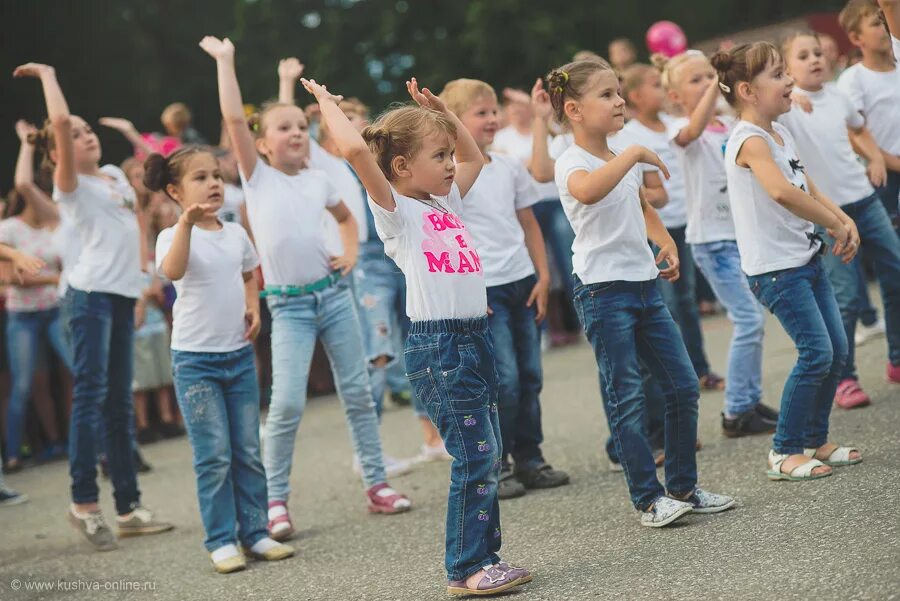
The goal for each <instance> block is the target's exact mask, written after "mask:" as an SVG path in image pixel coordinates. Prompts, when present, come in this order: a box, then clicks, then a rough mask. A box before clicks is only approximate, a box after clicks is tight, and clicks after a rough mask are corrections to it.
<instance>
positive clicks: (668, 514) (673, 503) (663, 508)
mask: <svg viewBox="0 0 900 601" xmlns="http://www.w3.org/2000/svg"><path fill="white" fill-rule="evenodd" d="M693 510H694V506H693V505H691V504H690V503H685V502H684V501H679V500H677V499H673V498H672V497H660V498H658V499H657V500H656V502H655V503H653V507H652V508H651V509H649V510H648V511H644V512H641V526H650V527H651V528H661V527H662V526H668V525H669V524H671V523H672V522H674V521H675V520H677V519H678V518H680V517H682V516H684V515H687V514H689V513H690V512H691V511H693Z"/></svg>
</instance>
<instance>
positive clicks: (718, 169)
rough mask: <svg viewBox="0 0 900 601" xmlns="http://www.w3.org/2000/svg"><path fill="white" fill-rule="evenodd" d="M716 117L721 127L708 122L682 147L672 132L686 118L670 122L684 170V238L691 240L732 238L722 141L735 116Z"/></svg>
mask: <svg viewBox="0 0 900 601" xmlns="http://www.w3.org/2000/svg"><path fill="white" fill-rule="evenodd" d="M719 121H721V122H722V123H723V125H724V127H721V126H719V127H716V126H708V127H707V128H706V129H704V130H703V133H702V134H700V137H699V138H697V139H696V140H694V141H693V142H691V143H690V144H688V145H687V146H684V147H682V146H679V145H678V144H677V143H676V142H675V136H677V135H678V132H680V131H681V130H682V129H684V128H685V127H686V126H687V124H688V119H686V118H682V119H676V120H674V121H673V122H672V123H671V124H670V126H669V137H670V139H671V140H672V148H674V149H675V152H676V155H677V156H678V158H679V160H680V161H681V167H682V169H683V170H684V182H685V199H686V201H687V231H686V232H685V239H686V240H687V241H688V242H689V243H691V244H703V243H706V242H718V241H719V240H734V218H733V217H732V214H731V201H730V200H729V197H728V178H727V177H726V175H725V145H726V143H727V142H728V136H729V135H730V131H731V128H732V127H734V119H732V118H731V117H727V116H721V117H719Z"/></svg>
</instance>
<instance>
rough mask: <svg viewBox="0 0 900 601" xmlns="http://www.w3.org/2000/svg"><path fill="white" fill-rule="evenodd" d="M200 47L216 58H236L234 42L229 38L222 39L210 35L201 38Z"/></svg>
mask: <svg viewBox="0 0 900 601" xmlns="http://www.w3.org/2000/svg"><path fill="white" fill-rule="evenodd" d="M200 47H201V48H202V49H203V51H204V52H206V53H207V54H208V55H210V56H211V57H213V58H214V59H216V60H224V59H233V58H234V44H232V43H231V40H229V39H228V38H225V39H224V40H220V39H219V38H217V37H213V36H211V35H208V36H206V37H205V38H203V39H202V40H200Z"/></svg>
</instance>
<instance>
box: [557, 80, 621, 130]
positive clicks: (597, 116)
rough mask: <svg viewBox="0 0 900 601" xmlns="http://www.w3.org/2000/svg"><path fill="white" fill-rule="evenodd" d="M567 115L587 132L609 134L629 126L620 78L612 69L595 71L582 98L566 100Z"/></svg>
mask: <svg viewBox="0 0 900 601" xmlns="http://www.w3.org/2000/svg"><path fill="white" fill-rule="evenodd" d="M565 108H566V115H567V116H568V117H569V119H570V120H571V121H572V122H574V123H579V124H580V125H581V127H583V128H584V129H585V131H586V132H588V133H591V134H598V135H609V134H612V133H615V132H617V131H619V130H620V129H622V127H623V126H624V125H625V99H624V98H622V97H621V96H620V95H619V78H618V77H616V74H615V72H613V71H611V70H608V69H607V70H603V71H598V72H596V73H594V74H593V75H592V76H591V78H590V79H589V80H588V85H587V86H586V89H585V91H584V94H583V95H582V97H581V100H574V99H570V100H567V101H566V103H565Z"/></svg>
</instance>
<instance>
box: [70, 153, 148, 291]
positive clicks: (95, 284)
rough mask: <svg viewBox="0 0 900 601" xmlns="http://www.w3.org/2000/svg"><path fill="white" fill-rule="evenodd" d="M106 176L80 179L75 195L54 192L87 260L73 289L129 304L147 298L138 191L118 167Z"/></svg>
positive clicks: (74, 274)
mask: <svg viewBox="0 0 900 601" xmlns="http://www.w3.org/2000/svg"><path fill="white" fill-rule="evenodd" d="M100 172H101V173H102V174H103V177H101V176H95V175H79V176H78V185H77V186H76V188H75V190H73V191H72V192H62V191H61V190H59V189H58V188H54V190H53V198H54V199H55V200H56V201H57V202H59V203H60V204H61V205H63V207H64V209H63V210H64V211H66V213H67V214H68V215H69V216H70V217H71V219H72V225H73V226H74V227H75V229H76V230H78V235H79V238H80V239H81V254H80V255H79V256H78V262H77V263H76V264H75V266H74V267H73V268H72V271H71V272H70V273H69V274H68V282H69V285H70V286H72V287H73V288H76V289H77V290H81V291H83V292H106V293H109V294H118V295H120V296H125V297H128V298H137V297H138V296H140V294H141V243H140V237H141V234H140V228H138V221H137V216H136V215H135V212H134V205H135V200H136V198H135V193H134V188H132V187H131V184H129V183H128V178H127V177H126V176H125V173H124V172H123V171H122V170H121V169H119V168H118V167H116V166H115V165H104V166H103V167H101V168H100Z"/></svg>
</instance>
